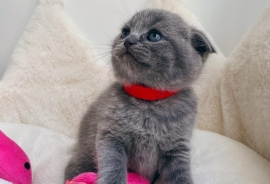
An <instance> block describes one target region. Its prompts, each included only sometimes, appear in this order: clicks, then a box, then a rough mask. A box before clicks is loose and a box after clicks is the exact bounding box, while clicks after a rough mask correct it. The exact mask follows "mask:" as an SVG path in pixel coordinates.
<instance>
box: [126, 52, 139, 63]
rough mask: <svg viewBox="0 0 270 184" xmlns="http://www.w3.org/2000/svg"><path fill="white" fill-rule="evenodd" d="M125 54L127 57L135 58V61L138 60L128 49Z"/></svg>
mask: <svg viewBox="0 0 270 184" xmlns="http://www.w3.org/2000/svg"><path fill="white" fill-rule="evenodd" d="M123 55H125V56H126V57H130V58H132V59H134V60H135V61H137V59H136V58H135V57H134V56H133V55H132V54H131V53H130V52H129V51H126V52H125V53H124V54H123Z"/></svg>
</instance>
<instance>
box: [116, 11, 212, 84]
mask: <svg viewBox="0 0 270 184" xmlns="http://www.w3.org/2000/svg"><path fill="white" fill-rule="evenodd" d="M214 52H215V50H214V48H213V47H212V45H211V44H210V42H209V41H208V40H207V38H206V36H204V34H203V33H201V32H200V31H198V30H196V29H194V28H192V27H191V26H189V25H188V24H187V23H186V22H185V21H184V20H183V19H182V18H181V17H179V16H178V15H177V14H174V13H170V12H168V11H165V10H144V11H141V12H138V13H136V14H135V15H134V16H133V17H132V18H131V20H129V21H128V22H127V23H126V24H125V25H124V26H123V28H122V32H121V34H120V35H119V36H117V37H116V39H115V40H114V42H113V48H112V64H113V68H114V72H115V75H116V78H117V79H118V80H119V81H120V82H121V83H123V84H124V83H125V84H142V85H145V86H148V87H152V88H158V89H180V88H185V87H187V86H190V85H191V84H192V82H193V81H195V80H196V79H197V78H198V76H199V74H200V72H201V70H202V67H203V64H204V61H205V59H206V57H207V56H208V54H210V53H214Z"/></svg>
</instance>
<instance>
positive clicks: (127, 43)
mask: <svg viewBox="0 0 270 184" xmlns="http://www.w3.org/2000/svg"><path fill="white" fill-rule="evenodd" d="M136 43H138V38H137V37H136V36H135V35H130V36H129V37H127V38H126V40H125V42H124V45H125V47H126V49H128V48H129V47H130V46H131V45H134V44H136Z"/></svg>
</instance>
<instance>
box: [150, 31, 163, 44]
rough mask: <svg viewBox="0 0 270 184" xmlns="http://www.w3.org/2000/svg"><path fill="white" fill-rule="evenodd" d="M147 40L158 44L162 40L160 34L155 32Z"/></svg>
mask: <svg viewBox="0 0 270 184" xmlns="http://www.w3.org/2000/svg"><path fill="white" fill-rule="evenodd" d="M147 39H148V40H149V41H151V42H158V41H160V40H161V39H162V36H161V34H159V33H157V32H151V33H150V34H149V35H148V36H147Z"/></svg>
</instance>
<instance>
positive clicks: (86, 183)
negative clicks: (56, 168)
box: [66, 172, 150, 184]
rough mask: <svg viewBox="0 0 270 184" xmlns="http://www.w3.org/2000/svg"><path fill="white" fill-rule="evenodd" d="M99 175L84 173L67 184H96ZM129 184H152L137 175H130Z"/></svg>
mask: <svg viewBox="0 0 270 184" xmlns="http://www.w3.org/2000/svg"><path fill="white" fill-rule="evenodd" d="M96 180H97V174H96V173H93V172H88V173H83V174H80V175H78V176H76V177H75V178H74V179H73V180H68V181H66V184H95V183H96ZM128 184H150V182H149V181H148V180H147V179H146V178H144V177H142V176H140V175H139V174H136V173H131V172H130V173H128Z"/></svg>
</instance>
